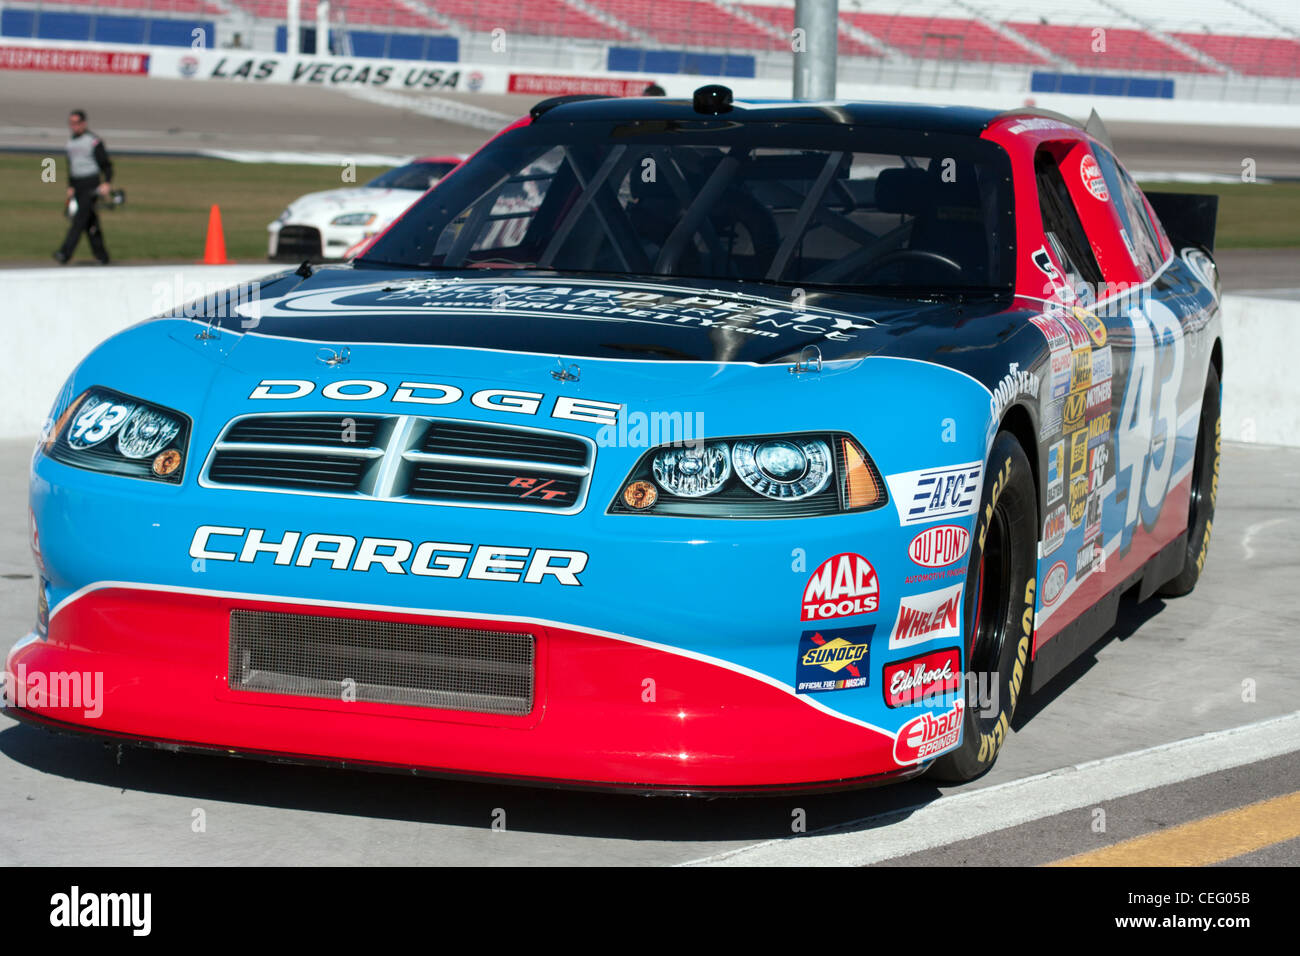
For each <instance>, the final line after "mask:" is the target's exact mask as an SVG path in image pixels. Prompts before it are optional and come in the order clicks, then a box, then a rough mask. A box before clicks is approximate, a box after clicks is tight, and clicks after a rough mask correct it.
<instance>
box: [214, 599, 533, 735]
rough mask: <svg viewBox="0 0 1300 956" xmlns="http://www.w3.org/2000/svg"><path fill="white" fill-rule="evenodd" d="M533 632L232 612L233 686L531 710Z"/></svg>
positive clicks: (483, 710)
mask: <svg viewBox="0 0 1300 956" xmlns="http://www.w3.org/2000/svg"><path fill="white" fill-rule="evenodd" d="M535 656H536V655H535V642H534V638H533V635H532V634H528V633H515V632H510V631H488V630H478V629H474V628H464V627H438V626H432V625H425V624H407V623H401V622H395V621H368V620H361V619H357V618H338V617H318V616H314V615H307V614H288V613H283V612H277V611H239V610H236V611H231V612H230V661H229V663H230V671H229V677H228V686H229V687H230V689H231V690H242V691H255V692H262V693H270V694H289V695H292V696H296V697H313V698H317V699H321V700H334V701H356V702H362V703H378V704H408V705H411V706H416V707H433V708H438V709H441V710H458V711H466V712H471V713H479V714H513V715H519V714H527V713H529V712H530V711H532V709H533V687H534V681H533V674H534V659H535Z"/></svg>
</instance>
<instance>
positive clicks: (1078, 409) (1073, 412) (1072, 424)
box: [1064, 392, 1088, 431]
mask: <svg viewBox="0 0 1300 956" xmlns="http://www.w3.org/2000/svg"><path fill="white" fill-rule="evenodd" d="M1087 402H1088V393H1087V392H1071V393H1070V394H1069V395H1067V396H1065V414H1064V418H1065V430H1066V431H1073V430H1074V429H1076V428H1078V427H1079V425H1080V424H1082V423H1083V413H1084V409H1085V408H1086V406H1087Z"/></svg>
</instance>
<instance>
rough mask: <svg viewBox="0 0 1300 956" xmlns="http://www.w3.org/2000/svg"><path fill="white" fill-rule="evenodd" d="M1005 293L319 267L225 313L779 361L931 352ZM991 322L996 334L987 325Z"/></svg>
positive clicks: (347, 336) (284, 325)
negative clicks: (951, 294) (983, 297)
mask: <svg viewBox="0 0 1300 956" xmlns="http://www.w3.org/2000/svg"><path fill="white" fill-rule="evenodd" d="M1006 309H1007V302H1005V301H1003V302H1001V303H997V302H993V301H981V302H979V303H977V304H973V305H972V304H965V305H954V304H952V303H949V302H933V301H918V300H902V299H893V298H883V297H879V296H868V295H853V294H827V293H821V292H816V293H810V294H805V293H804V292H803V291H802V290H798V289H791V290H786V289H784V288H782V287H778V286H772V285H764V286H762V287H761V289H760V288H758V287H756V286H755V284H753V283H748V284H744V283H732V284H731V285H730V286H729V287H726V288H721V287H719V285H718V284H717V283H716V282H700V281H694V280H688V279H681V280H677V279H673V280H670V281H643V280H637V279H621V278H612V277H602V278H574V277H572V276H559V277H557V276H556V275H554V274H553V273H544V274H537V273H533V274H521V273H518V272H510V273H499V274H496V273H493V274H486V275H485V274H484V272H483V271H482V270H478V271H475V272H471V273H462V274H451V273H441V272H439V273H433V274H431V273H427V272H426V273H420V272H417V271H411V270H402V271H377V270H374V269H353V268H349V267H343V268H325V269H318V270H316V272H315V273H314V274H313V275H311V276H310V277H308V278H306V279H302V278H300V277H298V276H296V275H294V274H285V275H282V276H279V277H275V278H274V279H272V280H269V281H266V282H264V283H263V284H262V286H261V288H260V289H259V294H258V296H257V298H256V301H252V302H245V303H243V304H241V305H239V306H238V307H237V308H234V309H223V310H219V311H223V312H225V313H226V314H225V315H223V316H218V317H215V318H214V322H215V323H217V324H220V325H222V326H223V327H225V328H229V329H231V330H232V331H240V332H253V333H255V334H256V335H259V336H273V337H283V338H290V339H300V340H308V341H316V342H322V343H327V344H330V345H342V344H359V343H372V344H381V343H386V344H396V345H428V346H444V347H452V348H474V349H491V350H497V351H508V352H527V353H539V354H544V355H549V356H570V357H589V358H602V359H624V360H639V361H647V360H662V361H689V362H743V363H751V364H768V363H777V362H787V361H791V360H796V359H799V358H800V357H802V358H804V359H806V360H809V361H816V359H817V358H818V356H820V358H821V360H822V361H833V360H836V359H853V358H861V357H864V356H868V355H877V354H887V355H894V356H902V357H918V358H929V357H931V356H932V355H933V354H935V353H936V352H943V351H945V350H951V349H952V348H953V347H954V346H957V345H959V344H960V342H961V341H962V340H963V339H964V338H967V337H968V333H966V332H964V331H963V330H964V328H965V327H966V326H968V325H970V324H971V323H973V322H974V321H975V320H977V319H981V318H987V317H989V316H996V315H999V314H1000V313H1002V312H1004V311H1005V310H1006ZM985 331H987V330H985Z"/></svg>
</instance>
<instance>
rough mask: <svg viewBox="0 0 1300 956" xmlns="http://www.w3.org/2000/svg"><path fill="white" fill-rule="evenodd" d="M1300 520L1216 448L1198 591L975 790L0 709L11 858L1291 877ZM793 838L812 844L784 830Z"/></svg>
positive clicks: (1, 778) (1111, 659)
mask: <svg viewBox="0 0 1300 956" xmlns="http://www.w3.org/2000/svg"><path fill="white" fill-rule="evenodd" d="M1243 374H1245V372H1244V371H1243ZM1232 378H1233V373H1232V372H1231V370H1230V371H1229V374H1228V377H1227V383H1226V385H1225V387H1227V388H1231V387H1232V386H1231V383H1232ZM29 454H30V443H29V442H23V441H8V442H0V634H3V635H7V638H6V642H9V641H12V640H14V639H17V638H18V637H19V636H21V635H22V634H24V633H26V631H27V630H28V629H29V627H30V623H31V616H32V606H33V580H32V577H31V575H32V567H31V558H30V555H29V553H28V549H27V532H26V505H25V483H26V467H27V463H28V458H29ZM1298 525H1300V449H1283V448H1272V447H1265V446H1259V445H1243V444H1225V445H1224V458H1223V465H1222V484H1221V486H1220V493H1219V506H1218V514H1217V515H1216V518H1215V525H1214V541H1213V543H1212V545H1211V549H1210V556H1209V559H1208V561H1207V563H1206V567H1205V572H1204V576H1203V578H1202V580H1201V583H1200V585H1199V586H1198V587H1197V589H1196V591H1195V592H1193V594H1191V595H1190V596H1188V597H1185V598H1181V599H1178V600H1171V601H1167V602H1166V601H1162V600H1160V599H1153V600H1151V601H1148V602H1146V603H1144V604H1140V605H1139V604H1135V603H1132V602H1127V601H1126V602H1125V603H1124V604H1123V605H1122V606H1121V614H1120V619H1119V621H1118V623H1117V625H1116V627H1115V628H1114V629H1113V630H1112V631H1111V632H1110V633H1109V634H1107V635H1106V636H1105V637H1104V638H1103V639H1102V640H1101V641H1100V642H1099V643H1098V645H1097V646H1096V647H1094V648H1093V650H1092V651H1091V652H1090V653H1089V654H1086V655H1085V656H1084V657H1083V658H1081V659H1080V660H1079V661H1077V662H1076V663H1075V664H1074V665H1073V666H1072V667H1070V668H1069V669H1068V670H1067V671H1066V672H1065V673H1063V674H1062V675H1060V676H1059V677H1058V678H1057V679H1056V680H1054V681H1053V682H1052V683H1051V684H1049V685H1048V686H1047V687H1046V688H1044V689H1043V690H1042V691H1040V692H1039V693H1038V694H1035V695H1034V696H1032V697H1029V698H1027V699H1026V701H1025V704H1023V705H1022V708H1021V713H1019V714H1018V715H1017V717H1016V720H1015V723H1014V726H1013V730H1014V733H1013V734H1012V735H1011V737H1010V739H1009V740H1008V743H1007V745H1006V747H1005V749H1004V751H1003V753H1002V755H1001V756H1000V758H999V760H998V762H997V764H996V765H995V766H994V768H993V769H992V770H991V771H990V772H989V773H988V774H986V775H985V776H984V777H983V778H981V779H980V780H978V781H976V782H974V783H971V784H968V785H966V786H964V787H956V788H954V787H945V788H939V787H936V786H933V785H931V784H929V783H927V782H926V781H925V780H924V778H922V779H921V780H920V781H915V782H909V783H904V784H899V785H896V786H892V787H885V788H881V789H877V790H866V791H858V792H853V793H843V794H833V795H818V796H800V797H781V798H748V799H740V800H737V799H718V800H691V799H679V798H651V799H647V798H641V797H628V796H618V795H602V794H588V793H576V792H565V791H550V790H539V789H532V788H524V787H512V786H502V785H489V784H472V783H462V782H448V781H440V780H431V779H416V778H410V777H405V776H396V775H387V774H377V773H364V772H353V771H338V770H329V769H321V768H304V767H293V766H277V765H271V764H264V763H259V762H256V761H246V760H232V759H229V758H223V757H213V756H205V755H188V754H179V755H178V754H170V753H162V752H156V751H139V750H132V749H129V748H128V749H126V750H124V751H123V752H122V753H121V756H120V760H119V759H118V756H117V754H116V753H115V752H114V751H112V750H110V749H108V748H105V747H104V746H103V745H102V744H99V743H97V742H94V741H92V740H87V739H82V738H75V737H64V736H55V735H52V734H49V733H47V732H46V731H44V730H41V729H38V728H33V727H30V726H27V725H19V724H17V723H15V722H14V721H12V720H11V719H10V718H8V717H7V716H0V806H3V807H5V810H6V812H5V813H4V814H3V815H0V865H3V864H16V865H25V864H56V865H57V864H94V865H101V864H102V865H131V864H145V863H160V864H191V863H205V864H218V865H258V864H312V863H327V864H358V865H368V864H389V863H391V864H434V865H436V864H462V865H557V864H559V865H564V864H574V865H601V864H606V865H632V864H640V865H663V864H679V863H688V862H699V861H704V862H707V863H711V864H746V863H788V862H800V863H814V864H818V863H828V864H830V863H833V864H866V863H883V864H885V865H892V864H929V863H978V864H1022V863H1031V864H1037V863H1044V862H1049V861H1056V860H1061V859H1063V858H1068V857H1072V856H1075V855H1077V854H1084V853H1093V852H1096V851H1098V850H1102V849H1104V848H1108V847H1111V846H1112V845H1116V844H1119V847H1118V849H1116V850H1113V851H1112V852H1120V853H1128V854H1137V857H1136V858H1137V859H1139V860H1140V861H1142V862H1146V863H1151V864H1156V865H1158V864H1161V863H1167V862H1195V863H1199V864H1206V865H1208V864H1214V863H1222V862H1228V863H1233V864H1261V865H1292V866H1293V865H1296V864H1297V863H1300V832H1298V831H1296V830H1295V827H1294V824H1295V821H1296V820H1300V810H1298V809H1297V806H1296V801H1297V799H1300V798H1297V797H1296V796H1295V794H1296V793H1297V792H1300V758H1298V756H1297V755H1298V754H1300V715H1296V714H1295V713H1294V712H1295V711H1296V706H1297V705H1296V701H1297V700H1298V699H1300V655H1297V654H1296V636H1295V635H1296V631H1297V629H1298V628H1300V597H1298V596H1297V593H1296V591H1295V588H1294V584H1293V582H1294V580H1295V577H1296V574H1297V572H1298V571H1300V550H1298V549H1297V547H1296V544H1295V542H1296V538H1297V535H1298V534H1300V526H1298ZM1248 691H1250V692H1248ZM1241 728H1247V729H1245V730H1242V729H1241ZM1189 740H1190V743H1189V742H1187V741H1189ZM1152 748H1155V749H1152ZM1171 748H1172V749H1171ZM1089 762H1092V763H1091V764H1090V765H1088V766H1079V765H1081V764H1088V763H1089ZM973 801H974V802H973ZM1081 801H1082V802H1081ZM1261 801H1263V803H1261ZM1279 801H1280V802H1279ZM1251 804H1256V805H1257V806H1255V807H1253V808H1248V809H1246V810H1241V808H1243V807H1247V806H1248V805H1251ZM973 807H977V808H978V809H977V810H972V808H973ZM197 810H202V811H203V817H204V820H205V823H206V830H205V831H204V832H197V833H196V832H195V831H194V830H193V828H192V824H193V821H194V819H195V811H197ZM1097 810H1101V811H1103V812H1104V823H1105V829H1104V830H1102V831H1100V832H1098V831H1097V830H1095V829H1094V827H1095V821H1096V820H1097V816H1096V811H1097ZM1225 811H1239V812H1238V813H1236V814H1235V815H1234V814H1233V813H1228V814H1226V816H1224V815H1223V814H1225ZM502 813H503V814H504V816H502ZM1207 817H1210V818H1211V819H1209V820H1208V821H1205V822H1196V821H1204V820H1205V818H1207ZM494 818H495V819H498V820H504V823H505V829H504V830H494V829H492V824H493V820H494ZM797 819H802V820H804V821H805V826H806V832H805V833H804V834H802V835H800V836H797V837H794V836H792V825H793V821H795V820H797ZM972 821H974V822H972ZM1188 824H1191V825H1192V826H1193V828H1192V829H1191V830H1187V829H1184V828H1182V825H1188ZM972 826H974V829H973V830H972V829H971V828H972ZM827 831H837V832H835V833H830V834H828V833H827ZM1153 835H1154V836H1153ZM1143 837H1149V838H1150V839H1149V840H1147V842H1144V843H1140V844H1138V845H1136V846H1132V845H1129V844H1127V843H1122V841H1128V840H1130V839H1132V838H1143ZM1155 837H1160V838H1161V839H1160V840H1155ZM1162 841H1163V842H1162ZM882 847H883V848H885V850H884V852H886V853H887V855H886V856H884V857H882V856H881V853H882ZM1188 854H1190V855H1191V856H1190V858H1189V857H1188ZM1087 859H1088V858H1084V861H1085V862H1086V861H1087Z"/></svg>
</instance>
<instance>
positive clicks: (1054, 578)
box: [1043, 561, 1070, 607]
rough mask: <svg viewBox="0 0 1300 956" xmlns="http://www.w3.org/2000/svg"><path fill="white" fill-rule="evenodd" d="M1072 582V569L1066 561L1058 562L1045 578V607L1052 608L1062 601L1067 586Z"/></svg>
mask: <svg viewBox="0 0 1300 956" xmlns="http://www.w3.org/2000/svg"><path fill="white" fill-rule="evenodd" d="M1069 580H1070V569H1069V568H1067V567H1066V566H1065V562H1064V561H1057V562H1056V563H1055V564H1054V565H1052V566H1051V568H1050V569H1049V570H1048V572H1047V575H1046V576H1045V577H1044V578H1043V606H1044V607H1051V606H1052V605H1053V604H1055V603H1056V602H1057V601H1059V600H1060V599H1061V593H1062V592H1063V591H1065V584H1066V582H1067V581H1069Z"/></svg>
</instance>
